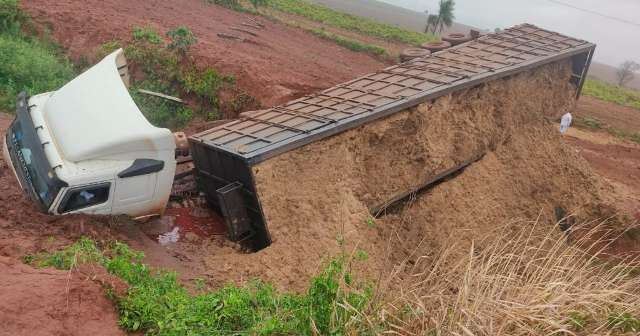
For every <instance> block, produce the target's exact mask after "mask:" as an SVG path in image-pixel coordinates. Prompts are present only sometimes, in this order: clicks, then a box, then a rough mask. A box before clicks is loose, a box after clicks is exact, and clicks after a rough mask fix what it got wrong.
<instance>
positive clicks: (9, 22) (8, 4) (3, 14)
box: [0, 0, 26, 34]
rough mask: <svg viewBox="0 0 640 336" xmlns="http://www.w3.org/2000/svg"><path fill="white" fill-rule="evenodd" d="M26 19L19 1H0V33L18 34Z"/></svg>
mask: <svg viewBox="0 0 640 336" xmlns="http://www.w3.org/2000/svg"><path fill="white" fill-rule="evenodd" d="M25 18H26V17H25V15H23V14H22V12H21V11H20V8H19V7H18V0H0V33H3V34H4V33H11V34H16V33H17V32H18V31H19V29H20V25H21V23H22V22H23V21H24V20H25Z"/></svg>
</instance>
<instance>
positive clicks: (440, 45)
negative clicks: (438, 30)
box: [420, 41, 451, 53]
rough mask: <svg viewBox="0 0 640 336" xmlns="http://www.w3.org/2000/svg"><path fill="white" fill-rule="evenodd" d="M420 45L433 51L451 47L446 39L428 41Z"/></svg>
mask: <svg viewBox="0 0 640 336" xmlns="http://www.w3.org/2000/svg"><path fill="white" fill-rule="evenodd" d="M420 47H421V48H422V49H426V50H429V51H430V52H432V53H434V52H438V51H441V50H445V49H447V48H449V47H451V43H449V42H447V41H440V42H429V43H425V44H423V45H421V46H420Z"/></svg>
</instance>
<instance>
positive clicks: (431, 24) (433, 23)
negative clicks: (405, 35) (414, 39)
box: [424, 11, 438, 33]
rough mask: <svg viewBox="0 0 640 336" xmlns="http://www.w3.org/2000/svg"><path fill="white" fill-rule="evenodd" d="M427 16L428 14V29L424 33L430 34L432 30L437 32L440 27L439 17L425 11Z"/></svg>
mask: <svg viewBox="0 0 640 336" xmlns="http://www.w3.org/2000/svg"><path fill="white" fill-rule="evenodd" d="M425 14H427V27H425V28H424V32H425V33H428V32H429V31H431V30H433V31H435V30H436V27H437V25H438V16H437V15H435V14H429V12H427V11H425Z"/></svg>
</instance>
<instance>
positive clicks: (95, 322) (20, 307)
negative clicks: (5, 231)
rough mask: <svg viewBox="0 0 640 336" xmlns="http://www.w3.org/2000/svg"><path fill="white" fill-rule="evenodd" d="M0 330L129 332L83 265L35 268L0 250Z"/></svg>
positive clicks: (32, 334)
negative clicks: (121, 326) (70, 268)
mask: <svg viewBox="0 0 640 336" xmlns="http://www.w3.org/2000/svg"><path fill="white" fill-rule="evenodd" d="M0 268H1V269H2V272H0V297H1V298H2V300H0V335H11V336H19V335H25V336H27V335H28V336H38V335H77V336H85V335H95V336H98V335H104V336H113V335H124V334H125V333H124V332H123V331H122V330H120V329H119V328H118V314H117V312H116V309H115V308H114V306H113V304H112V303H111V302H110V301H109V299H107V298H106V297H105V295H104V289H103V284H104V285H106V286H108V285H109V282H115V281H116V280H113V279H107V278H105V277H104V276H99V277H94V275H93V274H82V273H80V272H78V271H74V272H68V271H58V270H53V269H36V268H33V267H31V266H27V265H24V264H22V263H20V261H18V260H16V259H15V258H8V257H2V256H0ZM96 270H98V269H96Z"/></svg>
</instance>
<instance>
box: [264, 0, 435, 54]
mask: <svg viewBox="0 0 640 336" xmlns="http://www.w3.org/2000/svg"><path fill="white" fill-rule="evenodd" d="M269 6H270V7H272V8H274V9H276V10H279V11H282V12H285V13H289V14H294V15H298V16H302V17H305V18H307V19H310V20H313V21H317V22H321V23H323V24H326V25H329V26H333V27H337V28H341V29H345V30H349V31H354V32H358V33H362V34H365V35H370V36H374V37H378V38H383V39H386V40H390V41H396V42H403V43H408V44H414V45H418V44H421V43H424V42H428V41H432V40H434V37H433V36H431V35H429V34H423V33H418V32H413V31H409V30H405V29H402V28H398V27H394V26H391V25H387V24H384V23H380V22H377V21H374V20H371V19H368V18H364V17H360V16H355V15H351V14H346V13H342V12H339V11H336V10H333V9H331V8H327V7H324V6H321V5H316V4H313V3H311V2H308V1H305V0H269Z"/></svg>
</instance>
